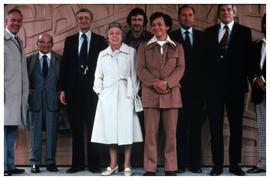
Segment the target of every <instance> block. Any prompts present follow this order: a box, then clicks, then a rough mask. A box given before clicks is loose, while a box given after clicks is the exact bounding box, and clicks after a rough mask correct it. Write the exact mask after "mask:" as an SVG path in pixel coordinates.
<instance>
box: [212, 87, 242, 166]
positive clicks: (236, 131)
mask: <svg viewBox="0 0 270 180" xmlns="http://www.w3.org/2000/svg"><path fill="white" fill-rule="evenodd" d="M221 94H222V93H221ZM244 98H245V93H244V92H243V93H238V94H236V93H235V94H233V93H223V95H213V96H211V97H210V98H209V99H208V104H207V106H208V115H209V123H210V133H211V149H212V160H213V163H214V164H215V165H217V166H223V163H224V142H223V124H224V108H225V107H226V110H227V116H228V122H229V129H230V143H229V162H230V164H237V163H240V162H241V148H242V122H243V110H244Z"/></svg>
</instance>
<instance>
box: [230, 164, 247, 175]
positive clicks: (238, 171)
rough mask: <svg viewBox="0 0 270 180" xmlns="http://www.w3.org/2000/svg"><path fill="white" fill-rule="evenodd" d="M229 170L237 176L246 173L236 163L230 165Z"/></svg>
mask: <svg viewBox="0 0 270 180" xmlns="http://www.w3.org/2000/svg"><path fill="white" fill-rule="evenodd" d="M229 172H230V173H233V174H234V175H237V176H245V175H246V173H245V172H244V171H243V170H242V169H241V167H240V166H239V165H238V164H233V165H230V167H229Z"/></svg>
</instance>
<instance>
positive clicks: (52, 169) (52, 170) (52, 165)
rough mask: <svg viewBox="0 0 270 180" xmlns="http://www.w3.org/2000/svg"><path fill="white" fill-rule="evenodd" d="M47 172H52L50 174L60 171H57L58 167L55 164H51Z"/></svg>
mask: <svg viewBox="0 0 270 180" xmlns="http://www.w3.org/2000/svg"><path fill="white" fill-rule="evenodd" d="M47 170H48V171H50V172H57V171H58V169H57V167H56V165H55V164H49V165H47Z"/></svg>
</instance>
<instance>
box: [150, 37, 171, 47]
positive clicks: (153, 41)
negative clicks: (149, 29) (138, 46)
mask: <svg viewBox="0 0 270 180" xmlns="http://www.w3.org/2000/svg"><path fill="white" fill-rule="evenodd" d="M157 41H158V39H157V37H156V36H154V37H152V39H150V41H148V43H147V46H148V45H150V44H152V43H157ZM165 41H166V43H169V44H171V45H172V46H174V47H176V44H175V43H174V42H173V41H172V40H171V38H170V37H169V35H167V39H166V40H165Z"/></svg>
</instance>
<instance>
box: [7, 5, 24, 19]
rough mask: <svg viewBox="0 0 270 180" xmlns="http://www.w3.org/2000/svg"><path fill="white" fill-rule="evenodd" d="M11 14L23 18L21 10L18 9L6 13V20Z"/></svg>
mask: <svg viewBox="0 0 270 180" xmlns="http://www.w3.org/2000/svg"><path fill="white" fill-rule="evenodd" d="M12 13H19V14H20V15H21V16H22V17H23V14H22V12H21V10H19V9H18V8H12V9H10V10H9V11H8V12H7V15H6V19H7V18H8V16H9V15H10V14H12Z"/></svg>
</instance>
